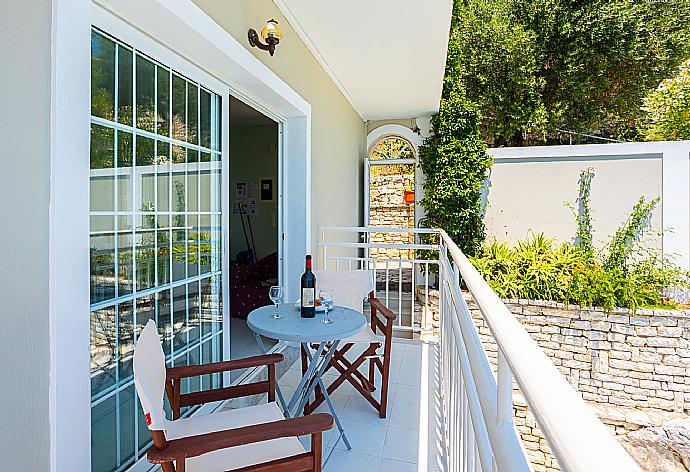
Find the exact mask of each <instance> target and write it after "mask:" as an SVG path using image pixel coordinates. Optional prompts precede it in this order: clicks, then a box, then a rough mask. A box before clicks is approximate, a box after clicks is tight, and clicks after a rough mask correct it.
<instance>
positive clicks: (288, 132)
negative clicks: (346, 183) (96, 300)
mask: <svg viewBox="0 0 690 472" xmlns="http://www.w3.org/2000/svg"><path fill="white" fill-rule="evenodd" d="M114 23H120V24H121V26H120V27H122V25H124V27H125V29H130V30H132V31H131V32H132V34H134V35H137V36H138V39H131V38H130V37H129V36H127V35H124V34H122V33H121V32H120V31H119V29H117V28H119V27H117V26H116V25H114ZM92 24H93V25H94V26H97V27H99V28H101V29H103V30H104V31H106V32H107V33H109V34H111V35H113V36H115V37H119V39H121V40H123V41H125V42H128V43H130V44H133V45H135V46H136V47H137V48H138V49H141V50H143V51H148V52H149V54H151V55H152V57H154V58H157V59H159V60H160V61H162V62H165V63H166V65H168V66H170V67H171V68H172V69H174V70H177V71H179V72H180V73H183V74H185V75H188V76H190V77H192V78H195V79H197V80H198V81H199V82H201V83H203V84H204V85H205V86H206V87H208V88H210V89H212V90H213V89H215V90H214V91H218V90H219V89H218V88H217V87H216V86H214V85H213V84H214V83H216V84H219V85H220V86H221V89H220V91H222V92H223V93H222V96H223V100H224V104H226V103H227V99H228V96H229V95H233V96H235V97H237V98H240V99H241V100H243V101H245V102H246V103H248V104H249V105H251V106H252V107H254V108H256V109H257V110H259V111H261V112H262V113H264V114H266V115H267V116H269V117H271V118H273V119H275V120H276V121H278V122H279V123H280V128H282V133H281V140H280V142H279V146H281V149H282V150H283V154H284V156H285V157H284V161H285V162H282V163H280V171H279V172H280V174H279V175H280V177H279V178H280V182H281V183H282V184H283V185H282V188H280V187H279V188H280V192H281V194H282V197H283V199H284V202H283V203H282V204H281V208H280V209H279V211H281V213H282V216H283V218H282V219H283V222H282V228H281V230H282V231H281V236H282V237H281V239H282V240H283V246H284V247H283V260H282V264H281V266H282V274H283V277H284V285H285V287H286V293H287V296H288V297H289V298H293V297H296V293H297V290H298V287H297V276H298V274H299V273H301V270H302V269H301V267H302V263H303V257H304V254H305V253H306V252H308V251H309V250H310V248H311V234H312V232H311V106H310V105H309V103H308V102H307V101H305V100H304V99H303V98H302V97H301V96H300V95H299V94H297V93H296V92H295V91H294V90H293V89H292V88H291V87H290V86H288V85H287V84H286V83H285V82H283V81H282V80H281V79H280V78H279V77H278V76H277V75H276V74H274V73H273V72H272V71H271V70H270V69H269V68H268V67H266V66H265V65H264V64H262V63H261V62H260V61H259V60H258V59H256V58H255V57H254V56H253V55H252V54H251V53H250V52H249V51H248V50H247V49H246V48H245V46H243V45H242V44H240V43H239V42H238V41H237V40H235V39H234V38H233V37H232V36H231V35H230V34H229V33H228V32H227V31H225V30H223V28H221V27H220V26H219V25H218V24H217V23H215V22H214V21H213V20H212V19H211V18H209V17H208V16H207V15H206V14H204V13H203V12H202V11H201V10H200V9H199V8H198V7H197V6H196V5H194V4H193V3H192V2H188V1H182V0H179V1H165V0H118V1H117V2H111V1H108V0H95V2H91V1H88V0H71V1H62V0H60V1H57V2H54V3H53V11H52V38H53V39H52V54H51V56H52V80H51V110H52V111H53V113H52V114H51V182H50V185H51V208H50V234H51V247H50V260H49V264H50V286H51V291H50V308H49V312H50V316H49V318H50V319H49V323H50V345H51V346H50V347H51V359H50V371H51V375H50V399H49V403H50V404H49V410H50V438H51V439H50V458H51V471H61V470H90V464H91V454H90V451H91V448H90V442H91V431H90V408H89V407H90V384H89V378H90V366H89V364H90V353H89V322H88V315H87V314H88V310H89V287H88V283H87V281H88V279H89V255H88V251H86V250H85V249H84V248H87V247H88V244H89V238H88V235H89V205H88V192H89V190H88V182H89V126H88V123H89V121H90V108H91V107H90V92H91V90H90V57H91V51H90V34H91V26H92ZM140 41H141V42H140ZM191 69H193V70H191ZM197 69H198V70H197ZM190 70H191V71H190ZM200 71H203V74H204V75H206V76H207V77H206V80H204V78H203V77H201V75H200V74H199V72H200ZM223 112H224V113H227V107H225V106H224V111H223ZM223 123H224V126H225V125H227V123H228V121H227V117H224V118H223ZM228 134H229V133H227V132H225V133H223V140H224V141H225V140H226V139H227V136H228ZM227 149H228V147H227V142H225V143H224V144H223V150H224V152H226V151H227ZM225 166H226V164H225V163H224V167H225ZM225 175H227V174H225ZM223 186H224V188H228V182H227V181H224V182H223ZM225 193H226V195H224V198H229V192H225ZM228 217H229V214H228V212H225V218H226V219H227V218H228ZM223 224H224V225H225V227H226V228H227V224H228V221H223ZM223 241H224V244H225V246H224V252H225V254H227V235H226V234H224V235H223ZM223 264H224V266H225V265H227V264H228V259H227V258H224V261H223ZM223 271H224V273H227V268H226V267H224V268H223ZM224 283H227V277H224ZM223 293H224V297H225V296H227V295H228V294H229V291H228V290H227V289H226V288H225V287H224V290H223ZM224 305H225V306H227V304H226V303H224ZM226 322H229V318H228V319H227V320H226ZM224 328H226V327H225V326H224ZM226 332H227V333H229V329H226ZM226 345H227V346H229V343H228V344H226Z"/></svg>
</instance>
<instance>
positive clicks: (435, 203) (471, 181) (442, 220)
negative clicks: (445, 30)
mask: <svg viewBox="0 0 690 472" xmlns="http://www.w3.org/2000/svg"><path fill="white" fill-rule="evenodd" d="M458 60H459V55H458V50H457V49H456V48H454V47H453V45H452V44H451V45H450V47H449V51H448V60H447V64H446V78H445V81H444V87H443V93H442V97H441V104H440V109H439V112H438V114H437V115H435V116H434V117H433V118H432V121H431V123H432V126H433V129H434V134H433V135H432V136H431V137H430V138H428V139H427V140H426V141H425V142H424V144H423V145H422V146H421V147H420V149H419V164H420V167H421V169H422V171H423V172H424V175H425V176H426V181H425V182H424V197H423V198H422V200H421V202H420V204H421V205H422V207H424V209H425V210H426V218H425V219H424V220H423V221H422V224H423V225H424V226H426V227H433V228H443V229H444V230H445V231H446V232H447V233H448V235H449V236H450V237H451V238H453V240H454V241H455V242H456V243H457V244H458V245H459V246H460V248H461V249H462V250H463V251H464V252H465V253H466V254H470V255H471V254H474V253H475V252H476V251H477V250H478V249H479V248H480V247H481V244H482V242H483V240H484V236H485V230H484V221H483V208H482V203H481V191H482V185H483V183H484V181H485V180H486V178H487V177H488V174H489V169H490V167H491V164H492V159H491V157H490V156H489V155H488V154H487V153H486V145H485V143H484V141H482V139H481V135H480V133H479V113H478V112H477V109H476V106H475V105H474V104H472V103H470V102H469V101H468V100H467V98H466V96H465V91H464V89H463V88H462V86H461V85H460V83H459V81H458V80H457V77H456V75H455V74H456V72H457V61H458Z"/></svg>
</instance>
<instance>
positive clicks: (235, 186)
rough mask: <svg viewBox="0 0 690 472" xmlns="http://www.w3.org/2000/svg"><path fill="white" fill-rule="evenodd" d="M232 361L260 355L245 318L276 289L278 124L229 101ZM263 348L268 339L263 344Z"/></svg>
mask: <svg viewBox="0 0 690 472" xmlns="http://www.w3.org/2000/svg"><path fill="white" fill-rule="evenodd" d="M229 128H230V130H229V132H230V152H229V155H230V185H229V191H230V195H229V202H230V228H229V251H228V257H230V315H231V330H230V333H231V341H230V347H231V357H232V358H233V359H237V358H242V357H248V356H254V355H257V354H259V348H258V346H257V343H256V341H255V339H254V335H253V333H252V332H251V331H250V330H249V328H248V327H247V323H246V318H247V315H249V313H250V312H251V311H252V310H253V309H255V308H258V307H260V306H264V305H268V304H270V303H271V301H270V299H269V297H268V291H269V288H270V287H271V285H277V284H278V277H279V272H278V261H279V258H278V227H279V212H278V208H279V207H278V159H279V152H278V150H279V146H278V139H279V129H278V123H277V122H275V121H274V120H272V119H270V118H268V117H267V116H265V115H264V114H262V113H260V112H259V111H257V110H255V109H254V108H252V107H251V106H249V105H247V104H245V103H244V102H242V101H240V100H238V99H236V98H234V97H231V98H230V126H229ZM266 342H267V344H266V348H268V347H269V345H270V342H271V341H270V340H266Z"/></svg>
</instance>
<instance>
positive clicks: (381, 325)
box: [302, 270, 396, 418]
mask: <svg viewBox="0 0 690 472" xmlns="http://www.w3.org/2000/svg"><path fill="white" fill-rule="evenodd" d="M314 273H315V275H316V288H317V289H331V290H334V291H335V304H336V305H340V306H345V307H348V308H351V309H353V310H356V311H358V312H360V313H363V312H364V299H365V298H368V300H369V304H370V306H371V315H372V316H371V319H370V324H369V326H367V327H365V328H364V329H363V330H361V331H360V332H359V333H357V334H356V335H354V336H351V337H349V338H346V339H343V340H342V341H341V344H340V345H339V347H338V350H337V351H336V352H335V354H334V356H333V358H332V359H331V361H330V364H329V366H328V369H327V370H328V371H331V370H336V371H338V373H339V374H340V375H338V376H337V377H336V379H335V380H333V382H331V384H330V385H328V386H327V387H326V390H327V392H328V394H329V395H330V394H333V393H334V392H335V391H336V390H337V389H338V387H340V385H342V384H343V383H344V382H349V383H350V384H351V385H352V386H354V388H355V389H357V390H358V391H359V393H361V394H362V396H364V398H365V399H366V400H367V401H368V402H369V403H371V405H372V406H373V407H374V408H375V409H376V410H377V411H378V412H379V416H380V417H381V418H385V417H386V408H387V404H388V379H389V377H390V357H391V343H392V337H393V324H394V321H395V318H396V316H395V313H393V312H392V311H391V310H390V309H389V308H388V307H386V306H385V305H384V304H383V303H382V302H381V301H380V300H378V299H376V298H375V297H373V296H370V294H372V293H373V290H374V272H373V271H370V270H345V271H337V270H336V271H323V270H321V271H314ZM379 333H380V334H379ZM306 356H307V353H306V352H305V350H304V348H303V349H302V370H303V371H306V368H307V363H306ZM364 367H368V369H364V370H363V369H362V368H364ZM375 371H378V372H379V374H380V375H381V381H380V383H379V382H377V381H376V378H375V375H376V374H375ZM376 390H379V391H380V399H376V398H375V397H374V396H373V395H372V392H375V391H376ZM324 399H325V395H324V394H323V392H321V391H320V389H317V391H316V396H315V398H314V400H313V401H312V402H310V403H309V404H307V405H306V406H305V409H304V411H305V413H311V412H313V411H314V410H315V409H316V408H317V407H318V405H319V404H321V402H323V401H324Z"/></svg>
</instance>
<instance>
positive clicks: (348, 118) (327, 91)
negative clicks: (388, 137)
mask: <svg viewBox="0 0 690 472" xmlns="http://www.w3.org/2000/svg"><path fill="white" fill-rule="evenodd" d="M194 3H195V4H196V5H198V6H199V7H200V8H201V9H202V10H203V11H204V12H205V13H206V14H207V15H209V16H210V17H211V18H212V19H213V20H214V21H215V22H216V23H218V24H219V25H220V26H221V27H223V28H224V29H225V30H226V31H227V32H228V33H229V34H230V35H232V36H233V37H234V38H235V39H236V40H237V41H239V42H240V43H241V44H243V45H245V47H246V48H247V49H248V50H249V51H250V52H251V53H252V54H253V55H254V56H255V57H257V58H258V59H259V60H260V61H261V62H263V63H264V64H265V65H266V66H267V67H269V68H270V69H271V70H272V71H273V72H274V73H275V74H276V75H278V76H279V77H280V78H281V79H282V80H284V81H285V82H286V83H287V84H288V85H289V86H290V87H292V88H293V89H294V90H295V91H296V92H297V93H299V94H300V95H301V96H302V97H303V98H304V99H305V100H306V101H308V102H309V104H310V105H311V113H312V115H311V176H312V177H311V181H312V198H311V204H312V210H311V211H312V214H311V232H312V233H311V241H312V249H311V250H312V253H313V254H317V251H316V249H317V242H318V239H317V231H318V228H319V227H321V226H357V225H359V224H361V223H362V220H363V193H364V192H363V187H362V181H363V179H362V172H363V158H364V156H365V154H366V149H365V138H366V133H365V125H364V122H363V121H362V119H361V117H360V116H359V115H358V114H357V112H356V111H355V110H354V109H353V108H352V106H351V105H350V103H349V102H348V101H347V100H346V99H345V97H344V96H343V95H342V93H341V92H340V90H338V88H337V87H336V85H335V84H334V83H333V81H332V80H331V79H330V77H329V76H328V75H327V74H326V72H325V71H324V70H323V68H322V67H321V65H320V64H319V63H318V61H317V60H316V59H315V58H314V56H313V55H312V53H311V52H310V51H309V49H308V48H307V47H306V46H305V44H304V43H303V42H302V41H301V39H300V38H299V36H298V35H297V33H296V32H295V31H294V30H293V29H292V27H291V26H290V25H289V23H288V22H287V20H286V19H285V18H284V17H283V15H282V14H281V13H280V10H279V9H278V8H277V7H276V5H275V4H274V3H273V2H272V1H271V0H194ZM271 18H275V19H276V20H277V21H278V22H279V23H280V25H281V27H282V29H283V31H284V33H285V37H284V38H283V40H282V41H281V42H280V44H279V45H278V47H277V49H276V53H275V56H272V57H271V56H270V55H269V54H268V53H267V52H266V51H262V50H260V49H257V48H251V47H250V46H249V44H248V42H247V31H248V30H249V28H255V29H257V30H258V29H260V28H261V27H262V26H263V25H264V23H265V22H266V21H267V20H269V19H271ZM288 203H289V202H288ZM302 257H303V256H302Z"/></svg>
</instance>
